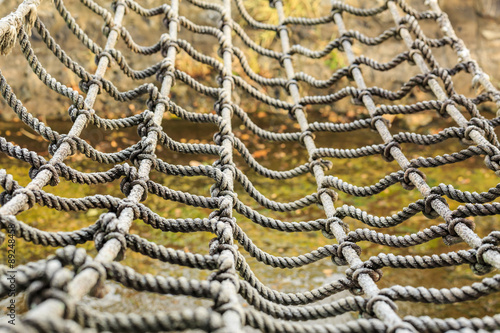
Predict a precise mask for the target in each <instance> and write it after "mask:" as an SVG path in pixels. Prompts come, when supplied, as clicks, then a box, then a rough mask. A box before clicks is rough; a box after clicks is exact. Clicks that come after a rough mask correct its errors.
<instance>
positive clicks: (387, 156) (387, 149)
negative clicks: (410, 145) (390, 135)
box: [382, 140, 401, 162]
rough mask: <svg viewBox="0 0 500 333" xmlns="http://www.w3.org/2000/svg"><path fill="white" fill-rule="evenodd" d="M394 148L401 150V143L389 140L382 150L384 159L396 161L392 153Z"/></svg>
mask: <svg viewBox="0 0 500 333" xmlns="http://www.w3.org/2000/svg"><path fill="white" fill-rule="evenodd" d="M392 148H398V149H399V150H401V145H400V144H399V142H397V141H394V140H393V141H391V142H389V143H388V144H387V145H386V146H385V148H384V150H383V151H382V158H383V159H384V161H386V162H392V161H394V157H393V156H392V154H391V149H392Z"/></svg>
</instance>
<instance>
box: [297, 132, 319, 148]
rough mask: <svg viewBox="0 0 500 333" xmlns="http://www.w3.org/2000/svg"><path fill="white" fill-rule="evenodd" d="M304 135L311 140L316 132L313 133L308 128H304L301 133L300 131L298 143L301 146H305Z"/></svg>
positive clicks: (314, 137)
mask: <svg viewBox="0 0 500 333" xmlns="http://www.w3.org/2000/svg"><path fill="white" fill-rule="evenodd" d="M306 137H309V138H312V139H313V140H314V139H316V134H314V133H313V132H311V131H309V130H305V131H303V132H302V133H300V136H299V144H300V145H301V146H302V147H305V146H306V144H305V142H304V140H305V138H306Z"/></svg>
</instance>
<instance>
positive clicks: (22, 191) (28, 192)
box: [12, 187, 36, 208]
mask: <svg viewBox="0 0 500 333" xmlns="http://www.w3.org/2000/svg"><path fill="white" fill-rule="evenodd" d="M18 194H24V195H25V196H26V197H27V198H28V202H27V204H28V207H29V208H32V207H33V206H34V205H35V203H36V197H35V193H33V191H32V190H30V189H27V188H25V187H20V188H18V189H17V190H15V191H14V192H12V197H15V196H16V195H18Z"/></svg>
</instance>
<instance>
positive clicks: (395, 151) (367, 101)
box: [332, 1, 500, 267]
mask: <svg viewBox="0 0 500 333" xmlns="http://www.w3.org/2000/svg"><path fill="white" fill-rule="evenodd" d="M332 2H334V1H332ZM334 15H335V16H334V18H335V23H336V24H337V26H338V28H339V34H340V35H342V34H344V33H345V32H346V29H345V26H344V22H343V20H342V15H341V14H340V13H335V14H334ZM342 46H343V48H344V50H345V52H346V55H347V58H348V60H349V63H350V64H352V63H353V62H354V60H355V56H354V54H353V52H352V49H351V43H350V42H349V41H348V40H344V41H343V42H342ZM352 74H353V77H354V80H355V82H356V84H357V85H358V87H359V88H360V89H366V84H365V82H364V79H363V75H362V74H361V71H360V70H359V69H358V68H354V69H353V71H352ZM362 101H363V104H364V105H365V107H366V109H367V110H368V112H369V113H370V115H371V116H372V117H373V116H374V114H375V112H376V106H375V103H374V102H373V100H372V98H371V97H370V96H368V95H367V94H365V95H364V96H363V97H362ZM375 127H376V129H377V131H378V132H379V134H380V136H381V137H382V139H383V140H384V142H385V143H390V142H392V141H393V138H392V134H391V133H390V131H389V130H388V128H387V126H386V125H385V123H384V122H383V121H382V120H377V121H376V122H375ZM390 154H391V155H392V156H393V157H394V159H395V160H396V161H397V162H398V164H399V165H400V166H401V167H402V169H403V170H406V169H407V168H408V166H409V164H410V162H409V161H408V159H407V158H406V156H405V155H404V154H403V153H402V151H401V149H400V148H399V147H397V146H393V147H391V149H390ZM424 176H425V175H424V173H421V174H419V173H418V172H410V173H409V175H408V178H409V179H410V180H411V182H412V183H413V184H414V185H415V187H416V188H417V189H418V190H419V191H420V193H422V195H423V196H424V197H425V198H428V197H429V195H430V194H431V188H430V187H429V185H428V184H427V183H426V181H425V179H424V178H423V177H424ZM430 205H431V206H432V208H434V210H435V211H436V212H437V213H438V214H439V215H440V216H442V217H443V218H444V220H445V221H446V222H447V223H450V222H451V213H452V212H451V210H450V208H449V207H448V204H447V202H446V199H445V198H442V199H437V198H435V199H433V200H431V201H430ZM454 230H455V231H456V232H457V234H458V235H460V237H461V238H462V239H463V240H465V241H466V242H467V243H468V244H469V245H470V246H471V247H473V248H478V247H479V246H481V244H482V243H481V238H479V236H477V235H476V234H475V233H474V232H473V231H472V230H471V229H470V228H469V227H468V226H466V225H465V224H464V223H457V224H456V225H455V227H454ZM498 256H499V255H498V253H495V252H493V251H485V253H484V254H483V257H484V259H485V261H486V262H488V263H490V264H491V265H494V266H495V267H500V263H499V262H498V260H497V259H495V258H496V257H498Z"/></svg>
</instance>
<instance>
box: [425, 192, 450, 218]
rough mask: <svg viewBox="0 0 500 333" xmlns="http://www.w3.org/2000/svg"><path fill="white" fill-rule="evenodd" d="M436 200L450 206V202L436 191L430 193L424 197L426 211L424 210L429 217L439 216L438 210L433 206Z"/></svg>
mask: <svg viewBox="0 0 500 333" xmlns="http://www.w3.org/2000/svg"><path fill="white" fill-rule="evenodd" d="M434 200H439V201H441V202H442V203H443V204H444V205H446V207H449V205H448V203H447V202H446V199H445V198H443V197H442V196H440V195H439V194H436V193H432V194H429V195H428V196H426V197H425V199H424V211H423V212H422V213H423V214H424V215H425V217H427V218H428V219H435V218H437V217H439V214H438V212H436V211H435V210H434V208H433V207H432V202H433V201H434Z"/></svg>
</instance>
